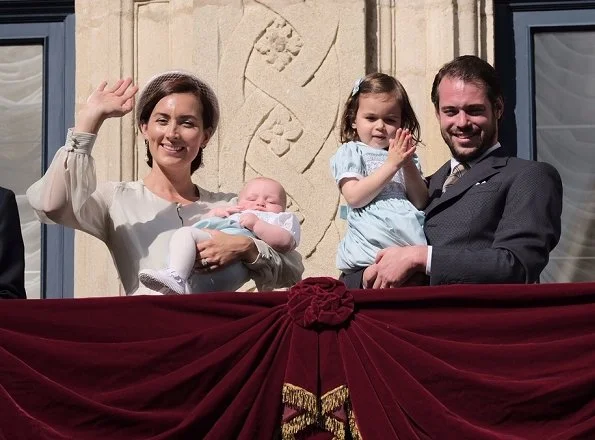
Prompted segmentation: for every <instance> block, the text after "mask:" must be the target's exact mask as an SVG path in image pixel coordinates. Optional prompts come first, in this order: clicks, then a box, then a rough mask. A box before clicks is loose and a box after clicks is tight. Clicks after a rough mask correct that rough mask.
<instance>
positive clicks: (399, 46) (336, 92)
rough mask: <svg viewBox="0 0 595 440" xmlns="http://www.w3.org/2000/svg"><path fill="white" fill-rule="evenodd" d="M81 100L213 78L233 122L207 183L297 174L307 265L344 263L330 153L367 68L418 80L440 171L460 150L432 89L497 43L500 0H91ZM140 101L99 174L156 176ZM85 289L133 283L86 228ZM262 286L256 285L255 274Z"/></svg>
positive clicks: (81, 52)
mask: <svg viewBox="0 0 595 440" xmlns="http://www.w3.org/2000/svg"><path fill="white" fill-rule="evenodd" d="M76 23H77V31H76V68H77V70H76V78H77V84H76V97H77V98H76V99H77V107H79V106H80V104H81V103H82V102H84V100H85V99H86V97H87V96H88V95H89V93H90V92H91V90H93V88H94V87H96V85H97V84H99V83H100V82H101V81H102V80H104V79H106V80H108V81H110V82H112V81H114V80H116V79H118V78H120V77H122V76H132V77H133V78H134V80H135V82H136V83H138V84H140V85H142V84H144V83H145V82H146V80H147V79H148V78H150V77H151V76H152V75H154V74H155V73H158V72H161V71H164V70H168V69H185V70H189V71H191V72H194V73H196V74H198V75H199V76H201V77H202V78H203V79H205V80H206V81H207V82H209V83H210V84H211V85H212V86H213V87H214V89H215V90H216V92H217V94H218V96H219V99H220V103H221V109H222V114H221V123H220V126H219V129H218V131H217V134H216V136H215V137H214V138H213V139H212V141H211V142H210V143H209V145H208V147H207V150H206V151H205V160H204V162H205V166H204V167H203V168H201V169H199V171H198V172H197V173H195V179H196V181H197V183H199V184H200V185H203V186H205V187H207V188H210V189H221V190H226V191H237V190H238V189H239V188H240V187H241V185H242V182H243V181H245V180H247V179H249V178H251V177H253V176H256V175H264V176H270V177H274V178H276V179H278V180H280V181H281V183H282V184H283V185H284V186H285V188H286V190H287V192H288V194H289V198H290V207H289V209H291V210H293V211H295V212H296V213H297V215H298V216H299V217H300V219H301V220H302V222H303V223H302V243H301V244H300V247H299V248H298V250H299V251H300V252H301V253H302V255H303V256H304V261H305V265H306V272H305V274H304V276H313V275H331V276H335V275H337V274H338V273H337V271H336V269H335V265H334V254H335V250H336V246H337V243H338V241H339V239H340V236H341V234H342V232H343V231H344V224H343V221H342V220H340V219H338V217H337V215H336V213H337V207H338V205H339V204H340V198H339V191H338V189H337V188H336V185H335V183H334V181H333V179H332V177H331V175H330V171H329V164H328V163H329V158H330V156H331V155H332V154H333V153H334V151H335V150H336V148H337V146H338V144H339V141H338V133H337V121H338V118H339V115H340V113H341V110H342V105H343V102H344V100H345V99H346V98H347V96H348V94H349V92H350V90H351V86H352V83H353V81H354V80H355V79H356V78H358V77H360V76H362V75H364V74H365V73H367V72H371V71H382V72H385V73H389V74H392V75H395V76H397V77H398V78H399V79H400V80H401V81H402V82H403V84H404V86H405V88H406V89H407V90H408V93H409V94H410V98H411V101H412V104H413V107H414V109H415V110H416V112H417V114H418V117H419V120H420V123H421V126H422V138H423V140H424V144H425V146H423V147H420V156H421V159H422V165H423V167H424V169H425V171H426V173H431V172H432V171H434V170H435V169H436V168H437V167H438V166H440V165H441V164H442V163H443V162H444V161H445V160H446V159H447V158H448V150H447V148H446V147H445V146H444V145H443V142H442V141H441V138H440V134H439V131H438V129H437V124H436V121H435V118H434V110H433V108H432V106H431V103H430V99H429V91H430V86H431V82H432V79H433V77H434V74H435V73H436V71H437V70H438V68H439V67H440V66H441V65H442V64H443V63H444V62H446V61H448V60H450V59H452V58H453V57H454V56H456V55H459V54H464V53H472V54H478V55H480V56H482V57H484V58H485V59H487V60H488V61H492V57H493V41H492V40H493V29H492V28H493V18H492V2H491V1H488V0H479V1H478V0H458V1H452V0H307V1H302V0H259V1H249V0H246V1H241V0H219V1H216V0H211V1H209V0H152V1H134V0H94V1H92V2H90V1H88V0H77V2H76ZM137 135H138V133H137V130H136V128H135V127H134V123H133V115H128V116H126V117H125V118H123V119H122V120H108V121H107V122H106V124H105V125H104V127H103V128H102V131H101V133H100V137H99V138H98V141H97V144H96V147H95V149H94V152H93V155H94V157H95V159H96V161H97V172H98V179H99V180H130V179H138V178H142V177H143V176H144V175H145V173H146V172H147V168H146V165H145V164H144V147H143V142H142V138H141V137H140V136H137ZM75 252H76V255H75V262H76V263H75V264H76V267H75V274H76V279H75V292H76V294H77V296H80V295H82V294H84V295H90V296H102V295H115V294H118V293H120V294H121V293H122V292H121V287H120V285H119V281H118V280H117V278H116V272H115V269H114V267H113V264H112V262H111V257H110V256H109V253H108V252H107V251H106V249H105V246H104V245H103V244H102V243H100V242H98V241H97V240H96V239H94V238H92V237H89V236H86V235H85V234H80V233H79V234H77V235H76V251H75ZM246 288H250V286H246Z"/></svg>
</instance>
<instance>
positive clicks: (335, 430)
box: [324, 416, 345, 440]
mask: <svg viewBox="0 0 595 440" xmlns="http://www.w3.org/2000/svg"><path fill="white" fill-rule="evenodd" d="M324 429H325V430H326V431H328V432H330V433H331V434H333V440H345V426H344V425H343V423H342V422H340V421H339V420H337V419H335V418H334V417H329V416H325V417H324Z"/></svg>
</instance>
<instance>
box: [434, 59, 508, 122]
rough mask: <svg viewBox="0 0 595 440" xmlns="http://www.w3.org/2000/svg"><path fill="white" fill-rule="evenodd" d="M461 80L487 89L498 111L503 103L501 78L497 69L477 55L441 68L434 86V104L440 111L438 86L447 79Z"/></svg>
mask: <svg viewBox="0 0 595 440" xmlns="http://www.w3.org/2000/svg"><path fill="white" fill-rule="evenodd" d="M445 77H448V78H453V79H460V80H462V81H464V82H468V83H473V84H476V85H477V86H480V87H485V90H486V96H487V98H488V100H489V101H490V104H492V107H493V108H494V109H495V110H496V109H498V108H499V107H500V103H501V102H502V99H503V97H502V86H501V85H500V77H499V76H498V72H496V69H494V68H493V67H492V65H491V64H489V63H488V62H487V61H484V60H482V59H481V58H479V57H476V56H475V55H461V56H460V57H457V58H455V59H454V60H452V61H450V62H449V63H446V64H445V65H444V66H442V67H441V68H440V70H439V71H438V73H437V74H436V76H435V77H434V82H433V84H432V95H431V97H432V103H433V104H434V108H435V109H436V110H438V108H439V106H440V96H439V94H438V86H440V82H441V81H442V80H443V79H444V78H445Z"/></svg>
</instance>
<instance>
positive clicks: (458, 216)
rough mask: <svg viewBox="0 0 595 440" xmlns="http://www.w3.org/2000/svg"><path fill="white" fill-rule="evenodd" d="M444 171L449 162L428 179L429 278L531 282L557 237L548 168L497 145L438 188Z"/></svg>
mask: <svg viewBox="0 0 595 440" xmlns="http://www.w3.org/2000/svg"><path fill="white" fill-rule="evenodd" d="M449 173H450V161H449V162H447V163H445V164H444V165H443V166H442V167H441V168H440V169H439V170H438V171H436V173H434V174H433V175H432V176H431V177H430V178H429V191H430V202H429V204H428V206H427V207H426V209H425V213H426V222H425V226H424V230H425V233H426V237H427V239H428V244H429V245H431V246H432V261H431V276H430V284H452V283H533V282H536V281H538V280H539V275H540V273H541V271H542V270H543V269H544V267H545V266H546V264H547V262H548V260H549V253H550V251H551V250H552V249H553V248H554V247H555V246H556V244H557V243H558V240H559V239H560V223H561V219H560V217H561V212H562V182H561V179H560V175H559V174H558V172H557V171H556V169H555V168H554V167H552V166H551V165H549V164H546V163H542V162H535V161H530V160H523V159H519V158H516V157H511V156H507V155H505V154H504V151H503V149H502V148H499V149H497V150H495V151H494V152H493V153H492V154H490V155H488V156H487V157H485V158H483V159H482V160H480V161H479V162H478V163H476V164H474V165H473V166H472V167H471V168H470V169H469V170H468V171H467V172H466V173H465V174H464V175H463V176H462V177H461V178H460V179H459V181H458V182H457V183H456V184H455V185H454V186H452V187H450V188H449V189H448V191H446V192H445V193H442V184H443V183H444V181H445V180H446V177H447V176H448V174H449Z"/></svg>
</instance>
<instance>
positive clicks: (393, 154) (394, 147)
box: [387, 128, 416, 168]
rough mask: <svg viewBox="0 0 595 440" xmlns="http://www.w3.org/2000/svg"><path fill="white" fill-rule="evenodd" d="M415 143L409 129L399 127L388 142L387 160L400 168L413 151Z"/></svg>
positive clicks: (411, 155)
mask: <svg viewBox="0 0 595 440" xmlns="http://www.w3.org/2000/svg"><path fill="white" fill-rule="evenodd" d="M415 148H416V147H415V144H414V142H413V137H412V136H411V133H410V132H409V130H407V129H405V130H403V129H402V128H399V129H398V130H397V133H396V135H395V138H394V139H391V140H390V141H389V143H388V158H387V161H389V162H392V163H393V164H394V165H396V166H397V167H398V168H401V167H402V166H403V164H404V163H405V162H407V161H408V160H410V159H411V158H412V157H413V154H414V153H415Z"/></svg>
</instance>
